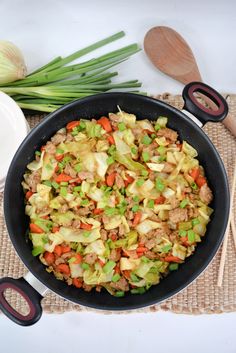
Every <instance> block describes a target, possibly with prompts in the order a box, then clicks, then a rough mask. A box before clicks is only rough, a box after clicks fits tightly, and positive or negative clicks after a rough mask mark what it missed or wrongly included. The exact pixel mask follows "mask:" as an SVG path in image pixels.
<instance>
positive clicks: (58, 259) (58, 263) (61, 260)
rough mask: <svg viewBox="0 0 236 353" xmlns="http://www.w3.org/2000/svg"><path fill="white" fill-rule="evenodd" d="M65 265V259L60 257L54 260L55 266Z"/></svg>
mask: <svg viewBox="0 0 236 353" xmlns="http://www.w3.org/2000/svg"><path fill="white" fill-rule="evenodd" d="M64 263H65V259H63V258H62V257H58V258H57V259H56V260H55V265H56V266H57V265H60V264H64Z"/></svg>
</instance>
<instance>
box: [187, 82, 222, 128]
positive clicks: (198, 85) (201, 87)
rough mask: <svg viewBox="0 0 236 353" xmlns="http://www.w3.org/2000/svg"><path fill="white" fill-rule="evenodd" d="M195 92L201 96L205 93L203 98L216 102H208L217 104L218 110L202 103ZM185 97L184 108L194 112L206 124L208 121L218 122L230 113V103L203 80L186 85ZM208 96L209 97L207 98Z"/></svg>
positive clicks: (208, 101)
mask: <svg viewBox="0 0 236 353" xmlns="http://www.w3.org/2000/svg"><path fill="white" fill-rule="evenodd" d="M194 93H199V96H200V95H201V97H202V95H203V98H204V97H205V98H204V99H205V101H206V102H207V103H210V102H211V101H212V102H213V103H214V104H212V103H211V104H208V105H209V106H212V105H215V106H216V110H212V109H211V108H210V107H205V106H204V105H202V104H201V103H200V102H199V101H198V100H197V99H196V97H195V95H194ZM182 96H183V99H184V108H183V109H185V110H187V111H188V112H189V113H191V114H193V115H194V116H195V117H196V118H197V119H198V120H200V121H201V123H202V124H203V125H204V124H206V123H207V122H208V121H212V122H214V123H217V122H219V121H222V120H224V119H225V117H226V115H227V114H228V104H227V102H226V100H225V99H224V98H223V97H222V96H221V94H219V93H218V92H217V91H215V90H214V89H213V88H212V87H210V86H208V85H206V84H205V83H202V82H190V83H189V84H187V85H186V86H185V87H184V90H183V93H182ZM207 98H208V99H207Z"/></svg>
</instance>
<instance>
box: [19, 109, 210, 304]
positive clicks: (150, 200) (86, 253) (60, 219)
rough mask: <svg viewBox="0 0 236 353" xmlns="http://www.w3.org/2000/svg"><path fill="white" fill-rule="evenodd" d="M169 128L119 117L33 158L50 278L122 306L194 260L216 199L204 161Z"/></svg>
mask: <svg viewBox="0 0 236 353" xmlns="http://www.w3.org/2000/svg"><path fill="white" fill-rule="evenodd" d="M118 108H119V107H118ZM167 122H168V119H167V118H166V117H158V119H157V120H156V122H154V123H153V124H152V123H151V122H150V121H148V120H146V119H145V120H139V121H136V116H135V115H133V114H128V113H125V112H123V111H121V110H120V108H119V112H118V113H116V114H114V113H110V114H109V117H105V116H102V117H100V119H99V120H95V119H92V120H85V119H79V120H76V121H71V122H69V123H68V124H67V126H66V127H65V128H63V129H61V130H59V131H58V132H57V133H56V134H55V135H54V136H53V137H52V138H51V140H50V141H48V142H47V143H46V145H45V146H42V148H41V151H36V152H35V160H34V161H33V162H31V163H30V164H29V165H28V170H27V171H26V174H25V175H24V181H23V183H22V184H23V188H24V190H25V198H26V214H27V215H28V216H29V217H30V224H29V237H30V239H31V241H32V244H33V250H32V253H33V255H34V256H39V259H40V260H41V262H42V263H43V264H44V265H45V266H46V270H47V271H48V272H53V273H54V275H55V276H56V278H58V279H60V280H64V281H66V282H67V283H68V285H73V286H75V287H77V288H83V289H84V290H86V291H90V290H92V288H95V289H96V291H98V292H99V291H100V290H101V289H102V288H105V289H106V290H107V291H108V292H109V293H110V294H112V295H114V296H117V297H122V296H124V295H125V292H128V291H130V292H131V293H133V294H142V293H144V292H145V291H146V290H148V289H149V288H150V287H151V286H152V285H155V284H158V283H159V281H160V279H161V278H162V277H164V276H166V275H167V274H168V273H169V271H174V270H177V269H178V267H179V265H180V264H181V263H183V262H184V260H185V259H186V257H188V256H190V255H192V254H193V252H194V250H195V247H196V245H197V243H198V242H200V241H201V238H202V237H203V236H204V234H205V232H206V226H207V223H208V222H209V221H210V215H211V213H212V211H213V210H212V209H211V208H210V207H208V204H209V203H210V202H211V200H212V192H211V190H210V188H209V187H208V185H207V180H206V178H205V176H204V170H203V168H202V166H200V165H199V161H198V160H197V158H196V157H197V151H196V150H195V149H194V148H193V147H192V146H191V145H190V144H189V143H188V142H186V141H183V142H180V141H179V140H178V134H177V132H176V131H174V130H172V129H170V128H168V127H167Z"/></svg>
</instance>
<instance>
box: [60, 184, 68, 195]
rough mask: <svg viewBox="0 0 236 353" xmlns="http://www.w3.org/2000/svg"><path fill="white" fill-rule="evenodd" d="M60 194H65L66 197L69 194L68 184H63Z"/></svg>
mask: <svg viewBox="0 0 236 353" xmlns="http://www.w3.org/2000/svg"><path fill="white" fill-rule="evenodd" d="M60 195H61V196H64V197H65V196H66V195H67V187H66V186H62V187H61V188H60Z"/></svg>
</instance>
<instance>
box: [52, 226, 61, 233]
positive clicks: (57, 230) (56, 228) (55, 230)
mask: <svg viewBox="0 0 236 353" xmlns="http://www.w3.org/2000/svg"><path fill="white" fill-rule="evenodd" d="M59 230H60V227H56V226H54V227H52V232H53V233H56V232H59Z"/></svg>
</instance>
